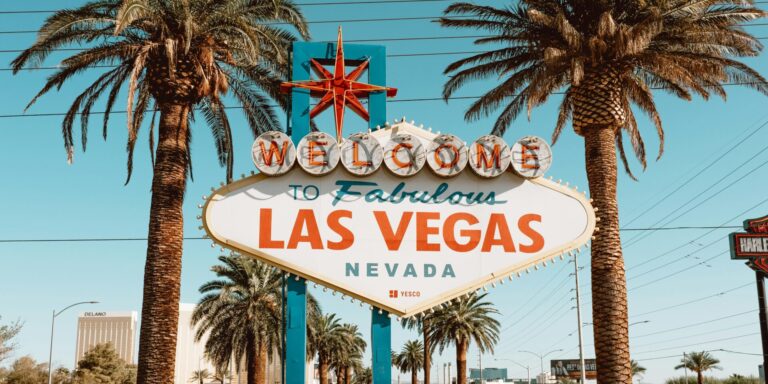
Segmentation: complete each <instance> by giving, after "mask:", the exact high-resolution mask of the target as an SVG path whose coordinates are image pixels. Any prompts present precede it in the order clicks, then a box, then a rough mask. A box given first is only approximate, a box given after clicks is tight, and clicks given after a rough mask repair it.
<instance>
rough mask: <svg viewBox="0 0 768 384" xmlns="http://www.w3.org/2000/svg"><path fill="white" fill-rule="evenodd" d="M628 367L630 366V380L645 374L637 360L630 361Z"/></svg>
mask: <svg viewBox="0 0 768 384" xmlns="http://www.w3.org/2000/svg"><path fill="white" fill-rule="evenodd" d="M630 365H631V366H632V378H634V377H635V376H637V375H642V374H644V373H645V367H643V366H642V365H640V364H639V363H638V362H637V360H631V361H630Z"/></svg>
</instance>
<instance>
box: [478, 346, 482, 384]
mask: <svg viewBox="0 0 768 384" xmlns="http://www.w3.org/2000/svg"><path fill="white" fill-rule="evenodd" d="M477 365H478V366H479V367H480V384H483V351H481V350H480V348H478V349H477Z"/></svg>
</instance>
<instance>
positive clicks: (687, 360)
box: [675, 351, 722, 384]
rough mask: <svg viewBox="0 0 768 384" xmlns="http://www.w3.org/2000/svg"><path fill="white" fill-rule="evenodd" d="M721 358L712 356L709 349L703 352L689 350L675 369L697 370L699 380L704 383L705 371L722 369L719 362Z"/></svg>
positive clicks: (700, 383)
mask: <svg viewBox="0 0 768 384" xmlns="http://www.w3.org/2000/svg"><path fill="white" fill-rule="evenodd" d="M719 363H720V360H718V359H717V358H715V357H714V356H712V355H711V354H710V353H709V352H707V351H702V352H689V353H687V354H685V357H684V358H683V359H681V360H680V364H679V365H677V366H675V369H683V368H685V369H690V370H691V371H693V372H696V378H697V382H698V383H699V384H702V383H703V382H704V372H706V371H710V370H713V369H722V368H720V366H719V365H717V364H719Z"/></svg>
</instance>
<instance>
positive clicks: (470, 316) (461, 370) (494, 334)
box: [429, 293, 499, 384]
mask: <svg viewBox="0 0 768 384" xmlns="http://www.w3.org/2000/svg"><path fill="white" fill-rule="evenodd" d="M485 296H486V294H481V295H478V294H477V293H470V294H468V295H466V296H462V297H460V298H457V299H454V300H451V301H450V302H448V303H446V304H444V305H443V307H441V308H440V309H438V310H436V311H435V312H434V313H433V315H432V316H433V317H432V321H434V323H435V324H439V325H440V326H435V327H430V333H429V338H430V340H432V342H434V343H435V347H436V348H439V351H440V352H442V351H443V350H444V349H445V348H446V347H448V346H449V345H454V346H455V347H456V372H457V373H456V383H457V384H466V383H467V350H468V349H469V345H470V343H471V342H472V341H474V342H475V344H477V348H478V349H479V350H480V352H481V353H485V352H493V347H494V346H495V345H496V343H497V342H498V341H499V321H498V320H496V319H495V318H494V315H497V314H498V313H499V311H497V310H496V308H494V307H493V304H491V303H490V302H487V301H483V299H485Z"/></svg>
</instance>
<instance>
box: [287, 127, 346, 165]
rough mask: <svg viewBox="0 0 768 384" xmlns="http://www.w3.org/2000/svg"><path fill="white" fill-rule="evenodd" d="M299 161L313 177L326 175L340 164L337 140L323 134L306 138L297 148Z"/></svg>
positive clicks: (314, 134) (311, 134)
mask: <svg viewBox="0 0 768 384" xmlns="http://www.w3.org/2000/svg"><path fill="white" fill-rule="evenodd" d="M296 152H298V154H297V161H298V162H299V165H300V166H301V168H303V169H304V171H306V172H308V173H311V174H313V175H316V176H319V175H325V174H327V173H329V172H331V171H333V170H334V169H335V168H336V165H337V164H339V150H338V145H337V144H336V139H334V138H333V137H331V135H329V134H327V133H323V132H312V133H310V134H308V135H306V136H304V137H303V138H302V139H301V141H299V145H298V146H297V151H296Z"/></svg>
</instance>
